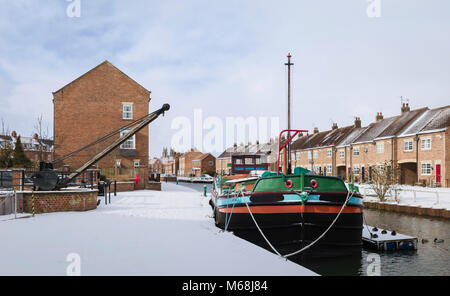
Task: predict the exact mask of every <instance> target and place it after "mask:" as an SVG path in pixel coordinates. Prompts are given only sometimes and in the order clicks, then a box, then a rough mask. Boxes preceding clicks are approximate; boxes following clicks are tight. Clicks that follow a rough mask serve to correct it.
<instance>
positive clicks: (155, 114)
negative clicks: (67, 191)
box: [41, 104, 170, 190]
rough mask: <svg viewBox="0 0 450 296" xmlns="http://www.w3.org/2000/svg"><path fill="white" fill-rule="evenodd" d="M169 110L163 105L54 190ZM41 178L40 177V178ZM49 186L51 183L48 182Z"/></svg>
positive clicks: (59, 184) (167, 106)
mask: <svg viewBox="0 0 450 296" xmlns="http://www.w3.org/2000/svg"><path fill="white" fill-rule="evenodd" d="M169 109H170V105H169V104H164V105H163V106H162V107H161V108H160V109H158V110H156V111H155V112H153V113H152V114H151V115H150V116H149V117H148V118H145V119H144V120H142V121H141V122H140V123H139V124H138V125H136V126H135V127H133V128H132V129H130V130H129V131H128V132H127V133H126V134H124V135H122V136H121V137H119V138H118V139H117V140H116V141H114V142H113V143H111V144H110V145H109V146H108V147H106V148H105V149H104V150H103V151H101V152H100V153H98V154H97V155H95V156H94V157H93V158H91V159H90V160H88V161H87V162H86V163H85V164H83V165H82V166H81V167H80V168H78V169H77V170H76V171H75V172H73V173H71V174H70V175H69V176H67V177H66V178H64V179H62V180H60V181H59V182H58V183H57V184H56V186H55V187H54V189H56V190H58V189H61V188H63V187H65V186H67V185H68V184H69V183H70V182H71V181H72V180H73V179H74V178H76V177H77V176H79V175H80V174H82V173H83V172H84V171H85V170H87V169H88V168H89V167H91V166H92V165H93V164H95V163H97V162H98V161H99V160H101V159H102V158H103V157H105V156H106V155H108V153H110V152H111V151H113V150H114V149H116V148H117V147H119V146H120V145H121V144H123V143H124V142H125V141H126V140H128V139H129V138H131V137H132V136H133V135H134V134H136V133H137V132H139V131H140V130H141V129H143V128H144V127H145V126H147V125H148V124H150V123H151V122H152V121H154V120H155V119H157V118H158V117H159V116H160V115H161V114H164V112H165V111H168V110H169ZM41 177H42V176H41ZM50 184H51V182H50Z"/></svg>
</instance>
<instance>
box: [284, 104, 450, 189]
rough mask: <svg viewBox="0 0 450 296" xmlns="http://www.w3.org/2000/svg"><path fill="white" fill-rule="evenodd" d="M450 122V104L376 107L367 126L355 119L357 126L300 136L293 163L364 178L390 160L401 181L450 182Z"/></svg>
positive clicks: (360, 179) (339, 174) (345, 176)
mask: <svg viewBox="0 0 450 296" xmlns="http://www.w3.org/2000/svg"><path fill="white" fill-rule="evenodd" d="M449 125H450V106H445V107H441V108H437V109H431V110H430V109H428V108H421V109H416V110H410V107H409V105H408V104H404V105H403V106H402V108H401V114H400V115H397V116H392V117H389V118H384V116H383V114H382V113H381V112H378V113H377V115H376V118H375V122H373V123H371V124H369V125H368V126H366V127H361V120H360V119H359V118H356V120H355V124H354V125H353V126H349V127H345V128H340V129H339V128H337V126H336V125H334V126H333V128H332V129H331V130H329V131H325V132H320V133H319V131H318V130H315V131H314V133H313V134H312V135H309V136H303V137H300V138H299V139H297V140H296V141H295V142H294V143H293V144H292V146H291V150H292V153H293V154H292V156H291V159H292V162H291V164H292V166H294V167H295V166H303V167H305V168H307V169H310V170H313V171H315V172H316V173H322V174H330V175H337V176H340V177H341V178H344V179H345V178H348V177H349V176H354V177H355V180H356V181H363V182H366V181H370V180H371V177H372V172H373V170H374V169H375V168H377V167H380V166H382V165H384V163H390V164H393V165H395V166H398V167H399V168H400V182H401V183H403V184H410V185H411V184H416V183H424V184H427V185H438V186H445V187H449V179H450V176H449V173H450V172H449V171H450V169H446V168H448V167H449V165H450V156H449V153H450V150H449V147H450V146H449V145H450V144H449V141H450V139H449V130H448V127H449Z"/></svg>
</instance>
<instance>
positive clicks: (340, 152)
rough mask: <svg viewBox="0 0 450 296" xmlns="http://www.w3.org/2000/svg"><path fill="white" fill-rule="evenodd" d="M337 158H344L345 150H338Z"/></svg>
mask: <svg viewBox="0 0 450 296" xmlns="http://www.w3.org/2000/svg"><path fill="white" fill-rule="evenodd" d="M339 158H345V150H339Z"/></svg>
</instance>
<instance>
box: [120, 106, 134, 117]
mask: <svg viewBox="0 0 450 296" xmlns="http://www.w3.org/2000/svg"><path fill="white" fill-rule="evenodd" d="M126 107H129V108H130V110H125V108H126ZM122 119H124V120H133V103H122Z"/></svg>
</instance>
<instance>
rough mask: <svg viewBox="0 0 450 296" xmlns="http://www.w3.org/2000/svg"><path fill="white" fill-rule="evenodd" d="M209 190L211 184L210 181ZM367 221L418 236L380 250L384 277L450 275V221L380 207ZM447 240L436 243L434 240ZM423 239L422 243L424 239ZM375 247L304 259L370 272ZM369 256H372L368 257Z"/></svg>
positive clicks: (367, 213) (316, 266) (340, 270)
mask: <svg viewBox="0 0 450 296" xmlns="http://www.w3.org/2000/svg"><path fill="white" fill-rule="evenodd" d="M179 185H180V186H186V187H189V188H193V189H196V190H198V191H203V186H204V185H203V184H190V183H181V182H180V183H179ZM207 190H208V193H209V192H211V184H207ZM364 219H365V224H367V225H371V226H377V227H378V228H383V229H389V230H395V231H397V233H402V234H406V235H411V236H415V237H417V238H418V239H419V244H418V250H417V251H408V252H402V251H398V252H389V253H386V252H381V253H377V254H379V255H380V267H381V275H382V276H389V275H393V276H395V275H396V276H399V275H411V276H414V275H422V276H426V275H430V276H449V275H450V220H448V219H442V218H432V217H425V216H413V215H407V214H400V213H394V212H387V211H379V210H371V209H365V210H364ZM435 238H437V239H439V240H444V241H443V242H441V243H434V239H435ZM422 240H423V242H422ZM371 253H373V251H372V250H366V249H363V250H362V252H361V256H357V257H356V258H340V259H327V260H319V261H314V262H302V263H301V265H302V266H305V267H307V268H309V269H311V270H313V271H315V272H317V273H318V274H321V275H355V276H365V275H367V269H368V267H369V265H370V264H371V263H372V261H370V262H368V259H370V258H371V256H369V255H370V254H371ZM368 257H369V258H368Z"/></svg>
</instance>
